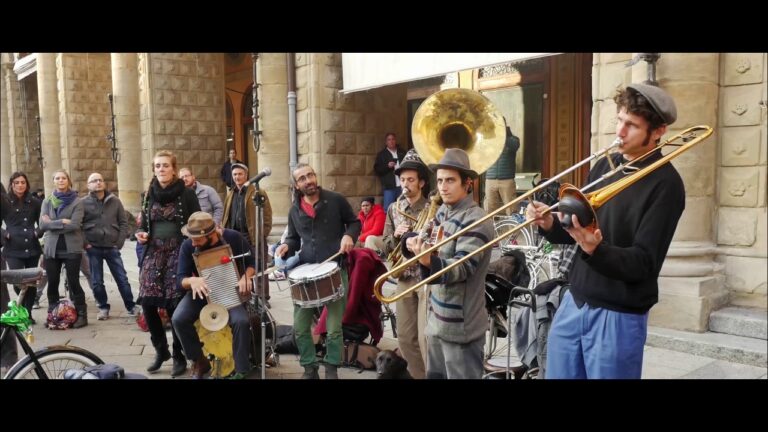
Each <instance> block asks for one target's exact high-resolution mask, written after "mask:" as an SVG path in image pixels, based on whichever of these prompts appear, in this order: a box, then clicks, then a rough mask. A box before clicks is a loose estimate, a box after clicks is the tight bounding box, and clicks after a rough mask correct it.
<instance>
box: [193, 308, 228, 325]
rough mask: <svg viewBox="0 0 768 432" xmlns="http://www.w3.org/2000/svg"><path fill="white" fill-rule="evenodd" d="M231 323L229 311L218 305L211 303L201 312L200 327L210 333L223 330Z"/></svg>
mask: <svg viewBox="0 0 768 432" xmlns="http://www.w3.org/2000/svg"><path fill="white" fill-rule="evenodd" d="M228 321H229V312H227V309H226V308H225V307H224V306H222V305H219V304H216V303H209V304H207V305H205V307H203V309H202V310H201V311H200V325H202V326H203V327H204V328H206V329H208V330H210V331H218V330H221V329H223V328H224V327H225V326H226V325H227V322H228Z"/></svg>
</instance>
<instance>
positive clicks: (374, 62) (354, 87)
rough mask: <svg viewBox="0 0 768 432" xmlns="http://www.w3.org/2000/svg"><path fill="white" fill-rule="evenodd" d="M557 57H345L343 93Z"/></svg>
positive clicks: (537, 55) (523, 54) (365, 54)
mask: <svg viewBox="0 0 768 432" xmlns="http://www.w3.org/2000/svg"><path fill="white" fill-rule="evenodd" d="M553 54H554V53H342V54H341V62H342V66H343V72H344V75H343V77H344V89H343V90H342V93H351V92H355V91H360V90H369V89H372V88H376V87H382V86H385V85H390V84H397V83H402V82H408V81H414V80H420V79H424V78H431V77H435V76H440V75H445V74H447V73H451V72H457V71H462V70H467V69H474V68H479V67H484V66H490V65H495V64H500V63H510V62H515V61H520V60H525V59H531V58H536V57H544V56H548V55H553Z"/></svg>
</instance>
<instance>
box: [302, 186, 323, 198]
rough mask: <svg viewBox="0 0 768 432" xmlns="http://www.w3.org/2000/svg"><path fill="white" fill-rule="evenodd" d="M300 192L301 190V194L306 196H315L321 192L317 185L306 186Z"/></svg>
mask: <svg viewBox="0 0 768 432" xmlns="http://www.w3.org/2000/svg"><path fill="white" fill-rule="evenodd" d="M300 190H301V193H302V194H304V195H306V196H313V195H315V194H317V193H318V192H319V189H318V188H317V183H309V184H306V185H304V186H303V187H302V188H301V189H300Z"/></svg>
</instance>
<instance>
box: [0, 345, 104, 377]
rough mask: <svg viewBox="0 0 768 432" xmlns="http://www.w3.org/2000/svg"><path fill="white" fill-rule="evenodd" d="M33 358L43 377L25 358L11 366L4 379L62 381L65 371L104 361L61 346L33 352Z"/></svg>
mask: <svg viewBox="0 0 768 432" xmlns="http://www.w3.org/2000/svg"><path fill="white" fill-rule="evenodd" d="M35 357H37V361H38V362H39V363H40V366H41V367H42V369H43V372H44V373H45V376H38V371H37V370H36V368H35V362H34V361H33V360H32V358H31V357H30V356H25V357H24V358H22V359H21V360H19V361H18V362H17V363H16V364H15V365H13V367H12V368H11V370H9V371H8V373H7V374H6V375H5V379H62V378H63V375H64V372H65V371H66V370H67V369H82V368H84V367H87V366H95V365H97V364H104V361H102V360H101V359H100V358H99V357H98V356H97V355H96V354H94V353H92V352H90V351H87V350H84V349H82V348H77V347H70V346H61V345H59V346H50V347H46V348H43V349H41V350H38V351H35Z"/></svg>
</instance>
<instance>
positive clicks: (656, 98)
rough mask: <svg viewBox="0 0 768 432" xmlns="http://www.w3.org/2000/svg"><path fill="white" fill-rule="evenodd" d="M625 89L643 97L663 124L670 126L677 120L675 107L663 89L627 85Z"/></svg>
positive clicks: (643, 85)
mask: <svg viewBox="0 0 768 432" xmlns="http://www.w3.org/2000/svg"><path fill="white" fill-rule="evenodd" d="M627 88H631V89H633V90H635V91H637V92H638V93H640V94H641V95H643V96H644V97H645V98H646V99H647V100H648V102H649V103H650V104H651V106H653V109H654V110H655V111H656V113H657V114H659V116H661V118H662V120H664V123H666V124H668V125H671V124H672V123H674V122H675V120H677V107H676V106H675V101H674V100H672V97H671V96H670V95H669V93H667V92H666V91H664V90H663V89H661V88H659V87H656V86H653V85H649V84H639V83H637V84H629V85H628V86H627Z"/></svg>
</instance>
